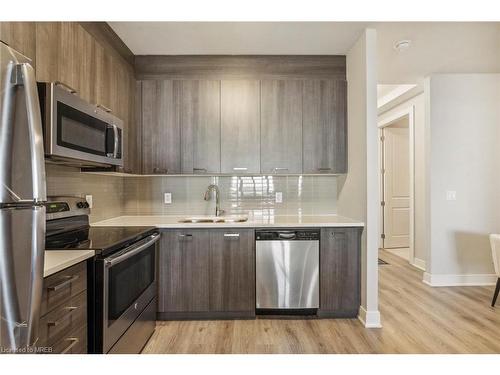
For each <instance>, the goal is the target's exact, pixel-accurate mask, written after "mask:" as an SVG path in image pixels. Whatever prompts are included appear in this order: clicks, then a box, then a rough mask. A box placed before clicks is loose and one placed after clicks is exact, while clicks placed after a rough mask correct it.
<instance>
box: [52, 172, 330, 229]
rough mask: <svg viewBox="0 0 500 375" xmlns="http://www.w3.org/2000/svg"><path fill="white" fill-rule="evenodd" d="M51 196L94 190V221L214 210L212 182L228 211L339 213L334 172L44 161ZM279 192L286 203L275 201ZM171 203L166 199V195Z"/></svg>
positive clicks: (202, 213)
mask: <svg viewBox="0 0 500 375" xmlns="http://www.w3.org/2000/svg"><path fill="white" fill-rule="evenodd" d="M46 171H47V193H48V195H70V196H81V197H83V196H85V195H86V194H92V196H93V205H94V207H93V208H92V210H91V216H90V219H91V222H96V221H100V220H104V219H108V218H112V217H115V216H120V215H184V214H187V215H213V214H214V213H215V197H214V194H213V193H212V199H211V200H209V201H205V200H204V199H203V196H204V194H205V191H206V189H207V187H208V185H210V184H217V185H218V186H219V189H220V192H221V197H220V198H221V208H222V209H223V210H225V211H226V214H251V215H254V216H260V215H267V214H274V215H296V214H303V215H313V214H314V215H327V214H335V213H336V212H337V180H336V179H337V178H336V177H335V176H218V177H212V176H168V177H165V176H153V177H151V176H148V177H120V176H116V175H115V176H106V175H103V174H89V173H81V172H80V171H79V169H78V168H71V167H65V166H59V165H53V164H46ZM276 192H281V193H282V199H283V202H282V203H276ZM164 193H171V194H172V203H171V204H165V203H163V194H164Z"/></svg>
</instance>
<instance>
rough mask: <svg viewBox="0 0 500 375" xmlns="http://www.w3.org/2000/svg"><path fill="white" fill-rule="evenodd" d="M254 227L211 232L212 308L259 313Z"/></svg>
mask: <svg viewBox="0 0 500 375" xmlns="http://www.w3.org/2000/svg"><path fill="white" fill-rule="evenodd" d="M254 241H255V239H254V231H253V230H235V231H233V230H212V231H211V233H210V272H211V275H210V311H247V312H253V313H254V312H255V256H254V251H253V248H254Z"/></svg>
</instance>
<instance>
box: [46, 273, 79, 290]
mask: <svg viewBox="0 0 500 375" xmlns="http://www.w3.org/2000/svg"><path fill="white" fill-rule="evenodd" d="M66 278H67V279H66V280H64V281H63V282H62V283H59V284H57V285H54V286H49V287H48V288H47V289H48V290H50V291H52V292H57V291H58V290H60V289H62V288H65V287H67V286H70V285H71V283H72V282H73V281H76V280H78V278H79V276H78V275H74V276H66Z"/></svg>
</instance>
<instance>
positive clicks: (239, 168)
mask: <svg viewBox="0 0 500 375" xmlns="http://www.w3.org/2000/svg"><path fill="white" fill-rule="evenodd" d="M233 171H235V172H245V171H248V168H246V167H234V168H233Z"/></svg>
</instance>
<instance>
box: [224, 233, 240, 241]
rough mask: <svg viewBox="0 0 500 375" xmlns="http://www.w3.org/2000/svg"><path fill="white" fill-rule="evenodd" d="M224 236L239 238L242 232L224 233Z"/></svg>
mask: <svg viewBox="0 0 500 375" xmlns="http://www.w3.org/2000/svg"><path fill="white" fill-rule="evenodd" d="M224 238H225V239H226V240H233V239H235V240H238V239H239V238H240V234H239V233H224Z"/></svg>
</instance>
